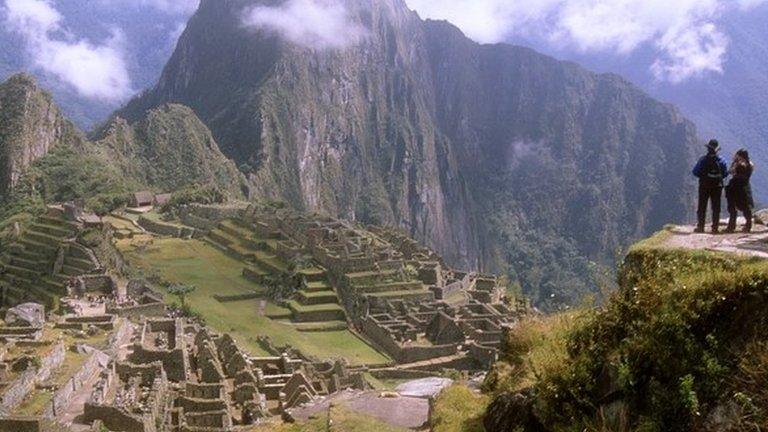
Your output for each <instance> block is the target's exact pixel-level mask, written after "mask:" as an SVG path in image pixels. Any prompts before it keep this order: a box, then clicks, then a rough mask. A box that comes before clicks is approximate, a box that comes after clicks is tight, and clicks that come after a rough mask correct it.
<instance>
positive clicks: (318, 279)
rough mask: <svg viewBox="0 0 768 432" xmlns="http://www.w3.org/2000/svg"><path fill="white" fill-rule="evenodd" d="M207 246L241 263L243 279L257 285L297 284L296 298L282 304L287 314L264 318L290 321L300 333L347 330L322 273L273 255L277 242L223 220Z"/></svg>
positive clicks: (326, 279) (337, 300)
mask: <svg viewBox="0 0 768 432" xmlns="http://www.w3.org/2000/svg"><path fill="white" fill-rule="evenodd" d="M206 241H208V242H209V243H210V244H211V245H213V246H215V247H216V248H218V249H220V250H222V251H224V252H226V253H227V254H229V255H230V256H232V257H234V258H236V259H238V260H242V261H243V262H244V268H243V275H244V276H245V277H247V278H248V279H251V280H253V281H254V282H256V283H260V284H266V285H269V284H275V283H283V284H284V283H297V284H300V288H299V290H298V292H297V293H296V295H295V296H294V297H293V298H291V299H288V300H286V301H285V304H284V305H285V307H286V308H287V312H288V313H285V312H277V313H272V314H270V315H268V316H269V317H270V318H273V319H278V320H279V319H290V320H291V321H292V322H293V323H295V325H296V328H297V329H298V330H300V331H324V330H325V331H332V330H343V329H346V328H347V323H346V314H345V312H344V308H343V307H342V306H341V305H340V302H339V297H338V295H337V293H336V291H335V290H334V289H333V287H332V286H331V284H330V282H329V281H328V278H327V274H326V271H325V270H324V269H323V268H321V267H320V266H317V265H311V266H308V267H306V268H298V266H297V263H292V262H287V261H286V260H285V259H283V258H281V257H280V256H278V254H277V247H278V242H279V241H281V239H280V238H264V237H260V236H259V235H257V233H256V232H255V231H254V230H253V229H252V228H250V227H248V226H247V224H246V223H244V222H243V221H240V220H237V219H227V220H224V221H222V222H221V223H219V225H218V227H217V228H216V229H213V230H211V231H210V232H209V234H208V236H207V237H206Z"/></svg>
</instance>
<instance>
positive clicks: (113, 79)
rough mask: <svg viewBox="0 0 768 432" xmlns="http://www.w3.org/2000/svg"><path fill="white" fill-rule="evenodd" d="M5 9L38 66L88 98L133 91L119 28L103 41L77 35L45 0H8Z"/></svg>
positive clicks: (11, 26) (111, 99)
mask: <svg viewBox="0 0 768 432" xmlns="http://www.w3.org/2000/svg"><path fill="white" fill-rule="evenodd" d="M4 12H5V13H4V15H5V24H6V25H7V26H8V28H9V29H10V30H12V31H14V32H17V33H19V34H20V35H22V36H23V37H24V40H25V43H26V49H27V51H28V52H29V55H30V57H31V59H32V62H33V63H34V65H35V66H36V67H39V68H40V69H42V70H43V71H45V72H46V73H48V74H51V75H53V76H55V77H57V78H58V79H59V80H61V81H63V82H65V83H67V84H68V85H70V86H72V87H73V88H74V89H75V90H77V92H78V93H80V94H82V95H83V96H85V97H88V98H93V99H100V100H104V101H109V102H116V101H120V100H122V99H125V98H126V97H128V96H130V95H131V94H132V93H133V90H132V89H131V81H130V78H129V75H128V69H127V67H126V64H125V60H124V58H123V45H124V44H123V42H124V40H123V36H122V33H121V32H120V31H119V30H113V31H112V36H111V37H110V38H109V39H108V40H106V41H103V42H102V43H100V44H94V43H92V42H90V41H87V40H81V39H77V38H74V37H73V36H72V35H70V34H69V33H68V32H67V31H66V29H64V28H63V27H62V20H63V18H62V16H61V14H60V13H59V12H58V11H57V10H56V9H55V8H54V7H53V6H52V5H51V4H50V3H49V2H48V1H46V0H5V11H4Z"/></svg>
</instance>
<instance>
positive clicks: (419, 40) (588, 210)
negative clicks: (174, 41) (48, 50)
mask: <svg viewBox="0 0 768 432" xmlns="http://www.w3.org/2000/svg"><path fill="white" fill-rule="evenodd" d="M257 4H260V2H259V1H254V0H227V1H210V0H208V1H203V2H202V3H201V6H200V9H199V10H198V12H197V13H196V14H195V15H194V16H193V17H192V19H191V20H190V22H189V24H188V27H187V29H186V31H185V32H184V34H183V35H182V36H181V38H180V41H179V44H178V46H177V49H176V52H175V53H174V54H173V56H172V58H171V60H170V62H169V63H168V65H167V66H166V68H165V70H164V72H163V75H162V77H161V79H160V81H159V83H158V84H157V86H156V87H155V88H154V89H152V90H151V91H149V92H147V93H145V94H144V95H142V96H141V97H139V98H137V99H136V100H134V101H132V102H131V103H130V104H129V105H128V106H127V107H126V108H125V109H124V110H122V111H121V112H119V115H121V116H123V117H125V118H128V119H136V118H139V117H140V116H142V115H143V113H144V112H145V111H146V110H147V109H150V108H152V107H155V106H159V105H161V104H164V103H168V102H173V103H181V104H185V105H188V106H190V107H191V108H192V109H193V110H194V111H195V113H196V114H197V115H198V116H199V117H200V118H201V119H202V120H203V122H205V123H206V124H207V125H208V126H209V127H210V128H211V130H212V132H213V136H214V138H215V139H216V141H217V142H218V143H219V144H220V145H221V149H222V151H223V152H224V154H226V155H228V156H229V157H231V158H233V159H234V160H235V161H236V162H237V164H238V166H239V167H240V168H241V170H243V171H244V172H245V173H246V174H247V175H248V176H249V177H250V178H251V180H252V181H253V182H254V183H255V184H256V185H257V191H258V192H259V194H260V195H262V196H266V197H272V198H284V199H286V200H288V201H289V202H290V203H291V204H292V205H294V206H296V207H298V208H300V209H305V210H317V211H325V212H328V213H331V214H333V215H338V216H342V217H345V218H354V219H357V220H361V221H364V222H373V223H378V224H393V225H399V226H403V227H405V228H407V229H408V230H409V231H410V233H411V234H413V235H414V236H416V237H417V238H420V239H423V240H425V241H426V242H428V243H429V244H430V245H431V246H433V247H435V248H436V249H437V250H439V251H440V252H441V253H442V254H443V255H444V256H445V257H446V258H447V259H448V260H449V261H450V262H451V263H454V264H456V265H460V266H473V267H478V268H481V269H486V270H498V269H508V270H510V276H511V277H512V279H513V281H516V282H519V283H520V285H522V287H523V288H524V289H525V290H526V291H527V292H528V293H529V294H531V295H532V296H533V297H535V298H536V300H537V301H538V302H539V303H552V304H553V303H562V302H570V301H574V300H575V299H576V298H579V297H580V296H581V295H582V294H584V293H585V292H586V291H587V290H588V289H589V288H588V287H589V286H590V285H592V281H591V271H592V268H593V267H592V265H591V264H590V260H594V261H603V262H605V261H609V260H610V259H611V258H613V256H614V253H615V251H616V249H617V248H618V247H620V246H621V245H624V244H626V243H627V242H628V241H629V240H630V239H632V238H635V237H638V236H641V235H643V234H646V233H648V232H650V231H652V230H654V229H656V228H658V227H660V226H661V225H663V224H665V223H668V222H669V221H674V220H680V219H684V218H686V217H687V216H688V211H689V202H690V192H691V188H690V185H691V183H690V181H689V180H688V171H689V169H688V165H689V164H690V163H691V161H692V158H693V156H692V153H693V152H694V151H695V150H698V149H697V148H696V143H697V138H696V134H695V128H694V126H693V125H692V123H690V122H688V121H687V120H685V119H684V118H683V117H682V116H681V115H680V114H679V112H678V111H677V110H676V109H674V108H673V107H672V106H669V105H666V104H662V103H659V102H656V101H654V100H653V99H652V98H650V97H649V96H647V95H646V94H644V93H643V92H641V91H640V90H638V89H637V88H635V87H633V86H632V85H630V84H628V83H627V82H625V81H624V80H622V79H621V78H619V77H617V76H615V75H597V74H594V73H591V72H588V71H586V70H584V69H582V68H580V67H578V66H576V65H574V64H571V63H563V62H558V61H556V60H554V59H552V58H550V57H546V56H543V55H540V54H537V53H535V52H533V51H531V50H529V49H524V48H519V47H513V46H509V45H478V44H475V43H473V42H471V41H470V40H469V39H467V38H466V37H464V36H463V35H462V34H461V33H460V32H459V31H458V30H457V29H455V28H454V27H452V26H451V25H449V24H446V23H438V22H425V21H422V20H421V19H420V18H419V17H418V16H417V15H416V14H415V13H413V12H411V11H409V10H408V9H407V7H406V6H405V4H404V3H403V2H402V1H400V0H388V1H369V0H366V1H359V0H356V1H352V0H350V1H347V2H345V5H346V7H347V10H348V11H349V12H350V15H351V16H352V17H353V21H354V23H356V25H359V26H361V27H362V28H364V29H365V31H366V34H367V36H366V37H364V38H361V40H360V41H358V43H356V44H353V45H352V46H349V47H346V48H345V49H328V48H325V49H321V48H308V47H303V46H300V45H297V44H293V43H290V42H288V41H287V40H285V39H283V38H281V37H280V36H279V35H278V34H277V33H275V32H274V31H270V30H265V29H262V28H249V27H247V26H245V25H244V24H243V17H244V16H245V13H246V11H247V8H249V7H251V6H253V5H257Z"/></svg>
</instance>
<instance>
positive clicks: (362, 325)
mask: <svg viewBox="0 0 768 432" xmlns="http://www.w3.org/2000/svg"><path fill="white" fill-rule="evenodd" d="M240 223H241V224H243V225H244V226H246V227H248V228H249V229H251V230H253V232H255V235H256V237H258V238H261V239H271V243H272V244H274V246H268V247H271V248H272V250H271V252H273V253H274V254H275V255H277V256H279V257H281V258H282V259H283V260H285V261H290V260H292V259H295V258H296V257H307V258H309V259H311V261H312V263H313V265H314V266H315V268H316V269H317V271H316V273H319V274H322V275H323V277H324V278H326V279H327V280H328V282H329V284H330V285H331V286H332V289H333V291H334V292H335V293H336V294H337V295H338V297H339V302H340V303H341V304H342V305H343V308H344V310H345V311H346V316H347V317H348V318H347V320H348V321H349V324H350V325H352V326H354V327H355V328H357V330H359V332H360V333H361V334H362V335H363V336H365V337H366V339H368V340H369V341H370V342H371V343H372V344H373V345H374V346H376V347H377V348H379V349H380V350H382V351H383V352H386V353H387V354H389V355H390V356H391V357H392V358H393V359H395V360H396V361H397V362H398V363H401V364H409V363H422V362H431V363H432V364H425V365H416V366H418V367H423V368H431V369H433V370H439V368H446V367H451V368H457V369H461V370H480V369H485V368H487V367H488V366H489V365H490V364H491V363H492V362H493V361H494V360H495V359H496V357H497V355H498V347H499V345H500V343H501V339H502V333H503V330H504V328H506V327H509V326H512V325H514V324H515V322H516V321H517V319H518V318H519V316H520V315H521V314H523V313H526V311H527V310H528V306H527V303H525V302H521V301H518V300H516V299H509V298H507V296H506V287H504V286H502V285H501V284H500V283H499V281H498V279H497V278H496V277H495V276H491V275H483V274H479V273H475V272H463V271H459V270H455V269H452V268H449V267H448V266H446V265H445V263H444V261H443V260H442V258H441V257H440V256H439V255H437V254H436V253H435V252H434V251H432V250H430V249H428V248H426V247H424V246H421V245H420V244H419V243H418V242H416V241H414V240H413V239H411V238H409V237H408V236H407V235H405V234H404V233H402V232H400V231H398V230H394V229H389V228H380V227H367V228H366V229H363V228H361V227H359V226H356V225H354V224H351V223H347V222H343V221H339V220H336V219H333V218H329V217H323V216H317V215H304V214H300V213H297V212H294V211H292V210H289V209H276V208H274V207H269V206H258V205H253V206H251V207H249V208H248V209H247V210H246V211H245V212H244V214H243V215H242V216H241V217H240ZM266 243H268V242H262V244H266ZM312 277H313V276H312V275H305V282H304V286H308V285H310V284H311V282H310V281H313V280H314V279H313V278H312ZM299 294H300V295H302V296H303V293H301V292H300V293H299Z"/></svg>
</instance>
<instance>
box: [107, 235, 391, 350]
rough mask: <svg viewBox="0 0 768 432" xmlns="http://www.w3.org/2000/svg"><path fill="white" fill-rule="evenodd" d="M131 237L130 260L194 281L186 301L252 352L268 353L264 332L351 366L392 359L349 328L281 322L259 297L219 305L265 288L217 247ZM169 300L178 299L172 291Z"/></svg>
mask: <svg viewBox="0 0 768 432" xmlns="http://www.w3.org/2000/svg"><path fill="white" fill-rule="evenodd" d="M134 245H135V243H133V242H132V241H130V240H120V241H118V247H119V248H120V249H121V250H122V251H123V253H124V254H125V256H126V258H127V259H128V260H129V261H130V262H131V263H132V264H133V265H134V266H137V267H138V268H140V269H142V270H144V271H145V272H147V273H150V274H151V273H157V274H159V275H160V276H161V277H163V278H164V279H166V280H168V281H172V282H178V283H185V284H190V285H194V286H196V287H197V290H196V291H195V292H194V293H192V294H191V295H190V296H189V297H188V299H187V301H188V303H189V304H190V305H191V307H192V308H193V309H194V310H195V311H196V312H198V313H200V314H201V315H202V316H203V317H204V318H205V319H206V321H207V323H208V324H209V325H211V326H212V327H213V328H215V329H217V330H218V331H221V332H228V333H230V334H232V336H233V337H235V338H236V339H237V340H238V342H239V343H240V344H241V345H242V346H243V347H244V348H246V349H248V350H249V351H250V352H251V353H252V354H253V355H265V354H266V353H265V352H263V351H262V350H261V349H260V348H259V346H258V344H257V343H256V337H257V336H261V335H266V336H269V337H271V338H272V340H273V341H274V342H275V343H276V344H278V345H283V344H286V343H289V344H291V345H293V346H294V347H296V348H298V349H300V350H301V351H303V352H305V353H307V354H309V355H314V356H317V357H320V358H333V357H344V358H346V359H347V360H349V361H350V362H351V363H352V364H355V365H360V364H381V363H386V362H387V361H388V359H387V358H386V357H384V356H383V355H382V354H380V353H378V352H377V351H376V350H374V349H373V348H371V347H370V346H369V345H367V344H366V343H364V342H363V341H362V340H360V339H359V338H357V337H356V336H355V335H354V334H352V333H350V332H349V331H348V330H343V331H329V332H320V333H302V332H299V331H298V330H296V328H295V327H294V326H293V325H291V324H290V323H285V322H279V321H275V320H272V319H269V318H267V317H266V316H262V315H261V314H260V313H259V300H246V301H238V302H228V303H219V302H218V301H216V300H215V299H214V298H213V295H214V294H218V295H237V294H243V293H250V292H254V291H256V292H258V291H260V290H261V289H262V288H261V287H260V286H258V285H256V284H254V283H253V282H251V281H249V280H247V279H245V278H244V277H242V269H243V263H241V262H240V261H238V260H236V259H234V258H231V257H229V256H228V255H226V254H225V253H223V252H221V251H219V250H218V249H216V248H215V247H213V246H211V245H209V244H207V243H205V242H202V241H197V240H179V239H156V240H154V241H153V242H152V243H151V244H150V245H149V246H147V247H145V248H139V249H137V248H136V247H135V246H134ZM166 300H168V301H170V302H173V301H176V299H175V298H174V297H173V296H170V295H168V296H167V299H166ZM281 312H284V313H286V314H288V313H289V312H288V311H287V310H285V309H282V308H279V307H278V306H276V305H273V304H268V305H267V307H266V309H265V310H264V315H279V314H280V313H281Z"/></svg>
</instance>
